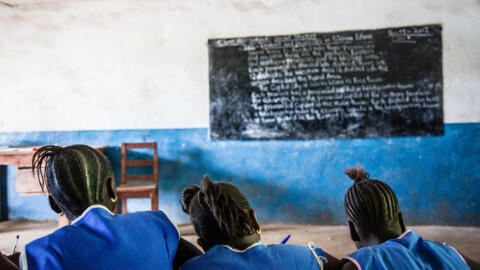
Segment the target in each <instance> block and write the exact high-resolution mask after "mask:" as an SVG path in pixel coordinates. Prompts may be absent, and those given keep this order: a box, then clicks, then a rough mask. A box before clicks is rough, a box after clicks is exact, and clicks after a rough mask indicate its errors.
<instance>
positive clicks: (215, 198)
mask: <svg viewBox="0 0 480 270" xmlns="http://www.w3.org/2000/svg"><path fill="white" fill-rule="evenodd" d="M182 201H183V202H181V204H182V209H183V210H184V212H185V213H187V214H189V215H190V217H191V220H192V222H193V224H194V227H195V230H196V232H197V234H198V235H199V236H200V237H203V238H207V239H210V240H211V241H213V242H222V241H223V242H225V241H229V240H235V239H240V238H242V237H244V236H246V235H250V234H253V233H255V231H257V230H258V228H257V226H256V222H255V221H254V220H252V218H251V217H250V215H249V210H250V205H249V204H248V201H247V200H246V198H245V197H244V196H243V195H242V194H241V193H240V191H239V190H238V189H237V188H236V187H235V186H234V185H232V184H229V183H222V182H220V183H213V182H212V181H211V180H210V178H209V177H208V175H206V176H205V177H204V179H203V180H202V187H201V188H200V187H199V186H196V185H192V186H189V187H187V188H185V189H184V191H183V194H182Z"/></svg>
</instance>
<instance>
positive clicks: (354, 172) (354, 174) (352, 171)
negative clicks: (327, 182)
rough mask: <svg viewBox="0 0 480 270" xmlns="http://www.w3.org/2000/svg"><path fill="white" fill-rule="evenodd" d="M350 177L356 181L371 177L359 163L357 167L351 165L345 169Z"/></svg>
mask: <svg viewBox="0 0 480 270" xmlns="http://www.w3.org/2000/svg"><path fill="white" fill-rule="evenodd" d="M343 172H344V173H345V174H346V175H348V177H350V179H352V180H353V181H355V183H357V182H360V181H363V180H368V179H370V175H369V173H368V172H366V171H364V170H363V167H362V166H360V165H358V166H357V168H354V167H349V168H347V169H345V170H344V171H343Z"/></svg>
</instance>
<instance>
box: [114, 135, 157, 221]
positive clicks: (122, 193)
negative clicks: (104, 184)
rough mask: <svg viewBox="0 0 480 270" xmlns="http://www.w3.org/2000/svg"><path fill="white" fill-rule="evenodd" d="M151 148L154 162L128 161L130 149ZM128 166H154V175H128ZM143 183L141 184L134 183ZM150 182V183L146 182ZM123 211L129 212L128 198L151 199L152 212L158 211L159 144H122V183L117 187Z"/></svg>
mask: <svg viewBox="0 0 480 270" xmlns="http://www.w3.org/2000/svg"><path fill="white" fill-rule="evenodd" d="M140 148H144V149H146V148H151V149H153V160H127V150H128V149H140ZM128 166H153V174H149V175H127V167H128ZM135 181H142V182H141V183H134V182H135ZM146 181H149V182H146ZM117 195H118V198H119V199H120V200H121V201H122V211H121V212H120V213H126V212H127V198H151V200H152V210H158V155H157V143H156V142H153V143H122V183H121V184H120V186H118V187H117Z"/></svg>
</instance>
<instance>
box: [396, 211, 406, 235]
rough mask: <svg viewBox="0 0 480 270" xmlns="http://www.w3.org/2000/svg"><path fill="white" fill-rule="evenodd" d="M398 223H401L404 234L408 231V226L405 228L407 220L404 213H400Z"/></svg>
mask: <svg viewBox="0 0 480 270" xmlns="http://www.w3.org/2000/svg"><path fill="white" fill-rule="evenodd" d="M398 222H399V223H400V228H401V229H402V233H403V232H405V231H407V226H405V220H404V219H403V215H402V212H398Z"/></svg>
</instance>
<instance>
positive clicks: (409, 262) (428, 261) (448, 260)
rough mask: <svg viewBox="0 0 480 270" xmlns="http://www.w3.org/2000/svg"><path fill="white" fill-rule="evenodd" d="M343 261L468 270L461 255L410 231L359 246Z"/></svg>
mask: <svg viewBox="0 0 480 270" xmlns="http://www.w3.org/2000/svg"><path fill="white" fill-rule="evenodd" d="M344 260H348V261H351V262H352V263H353V264H354V265H355V266H356V267H357V269H359V270H361V269H409V270H410V269H412V270H415V269H435V270H436V269H442V270H448V269H456V270H461V269H470V268H469V267H468V265H467V264H466V263H465V261H464V259H463V258H462V256H461V255H460V254H459V253H458V252H457V251H456V250H455V249H454V248H452V247H450V246H447V245H446V244H442V243H438V242H433V241H428V240H424V239H423V238H422V237H420V236H419V235H417V234H416V233H414V232H412V231H407V232H405V233H404V234H403V235H402V236H400V237H399V238H397V239H392V240H388V241H386V242H385V243H383V244H380V245H377V246H371V247H365V248H360V249H358V250H357V251H355V252H353V253H352V254H350V255H349V256H348V257H346V258H345V259H344Z"/></svg>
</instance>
